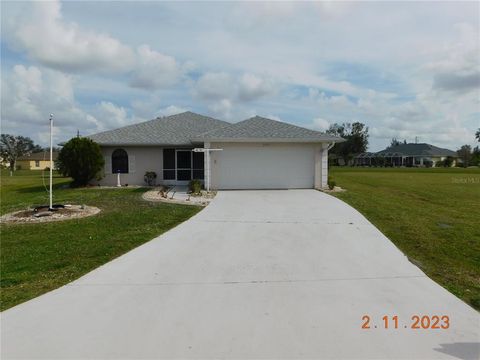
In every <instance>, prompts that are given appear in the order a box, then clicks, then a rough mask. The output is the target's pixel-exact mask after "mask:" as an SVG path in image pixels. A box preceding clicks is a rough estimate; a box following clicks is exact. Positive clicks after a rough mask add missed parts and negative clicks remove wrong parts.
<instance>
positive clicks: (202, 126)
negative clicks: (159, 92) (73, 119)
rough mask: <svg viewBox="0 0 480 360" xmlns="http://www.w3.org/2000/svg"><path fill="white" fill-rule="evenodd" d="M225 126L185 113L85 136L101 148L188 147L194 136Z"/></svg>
mask: <svg viewBox="0 0 480 360" xmlns="http://www.w3.org/2000/svg"><path fill="white" fill-rule="evenodd" d="M228 124H229V123H227V122H225V121H222V120H217V119H214V118H211V117H208V116H203V115H199V114H195V113H193V112H190V111H187V112H184V113H180V114H176V115H171V116H167V117H162V118H156V119H153V120H150V121H145V122H142V123H139V124H133V125H129V126H125V127H122V128H119V129H114V130H109V131H104V132H101V133H98V134H93V135H90V136H88V137H89V138H90V139H92V140H93V141H95V142H97V143H99V144H100V145H190V144H191V139H192V138H193V137H195V136H198V135H199V134H202V133H204V132H206V131H210V130H212V129H215V128H218V127H223V126H225V125H228Z"/></svg>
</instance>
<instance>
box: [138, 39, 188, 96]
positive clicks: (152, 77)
mask: <svg viewBox="0 0 480 360" xmlns="http://www.w3.org/2000/svg"><path fill="white" fill-rule="evenodd" d="M137 54H138V59H137V65H136V69H135V71H134V72H133V76H132V79H131V80H130V85H131V86H133V87H138V88H142V89H147V90H153V89H158V88H162V87H168V86H172V85H174V84H175V83H176V82H178V80H179V78H180V76H181V75H182V69H181V67H180V66H179V65H178V64H177V62H176V61H175V58H173V57H171V56H168V55H164V54H162V53H159V52H157V51H154V50H152V49H150V46H148V45H141V46H139V47H138V49H137ZM187 68H188V66H187Z"/></svg>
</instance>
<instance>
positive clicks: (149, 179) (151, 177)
mask: <svg viewBox="0 0 480 360" xmlns="http://www.w3.org/2000/svg"><path fill="white" fill-rule="evenodd" d="M156 179H157V173H156V172H155V171H147V172H146V173H145V175H144V176H143V180H145V182H146V183H147V185H148V186H155V180H156Z"/></svg>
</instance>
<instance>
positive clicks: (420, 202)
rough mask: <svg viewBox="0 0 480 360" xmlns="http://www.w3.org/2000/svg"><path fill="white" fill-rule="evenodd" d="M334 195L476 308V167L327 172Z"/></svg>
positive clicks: (479, 302) (479, 277)
mask: <svg viewBox="0 0 480 360" xmlns="http://www.w3.org/2000/svg"><path fill="white" fill-rule="evenodd" d="M330 175H331V176H332V177H333V179H334V180H335V181H336V183H337V185H338V186H341V187H342V188H345V189H347V191H346V192H344V193H337V194H336V196H337V197H338V198H340V199H342V200H343V201H345V202H347V203H348V204H350V205H351V206H353V207H354V208H356V209H357V210H359V211H360V212H361V213H362V214H363V215H365V216H366V217H367V218H368V219H369V220H370V221H371V222H372V223H373V224H375V225H376V226H377V227H378V228H379V229H380V230H381V231H382V232H383V233H384V234H385V235H386V236H387V237H388V238H389V239H391V240H392V241H393V242H394V243H395V245H396V246H397V247H398V248H399V249H400V250H401V251H403V252H404V253H405V254H406V255H407V256H408V257H409V258H410V259H411V261H412V262H414V263H415V264H416V265H417V266H419V267H420V268H421V269H422V270H423V271H424V272H425V273H426V274H427V275H428V276H429V277H431V278H432V279H433V280H435V281H436V282H437V283H439V284H440V285H442V286H444V287H445V288H446V289H448V290H449V291H451V292H452V293H454V294H455V295H457V296H458V297H459V298H461V299H463V300H464V301H465V302H467V303H469V304H471V305H472V306H473V307H475V308H476V309H479V310H480V169H478V168H477V169H460V168H452V169H437V168H434V169H412V168H402V169H392V168H335V167H334V168H332V169H331V170H330Z"/></svg>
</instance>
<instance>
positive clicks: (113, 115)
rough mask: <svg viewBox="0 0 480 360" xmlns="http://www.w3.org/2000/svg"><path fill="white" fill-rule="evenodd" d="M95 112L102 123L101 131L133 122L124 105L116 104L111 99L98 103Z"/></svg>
mask: <svg viewBox="0 0 480 360" xmlns="http://www.w3.org/2000/svg"><path fill="white" fill-rule="evenodd" d="M94 114H95V118H96V119H98V120H99V124H101V128H99V129H98V130H99V131H101V130H109V129H115V128H119V127H122V126H125V125H128V124H130V123H132V122H133V119H132V118H131V117H129V116H128V113H127V110H126V109H125V108H124V107H123V106H118V105H115V104H114V103H112V102H110V101H101V102H100V103H99V104H97V106H96V108H95V110H94Z"/></svg>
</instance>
